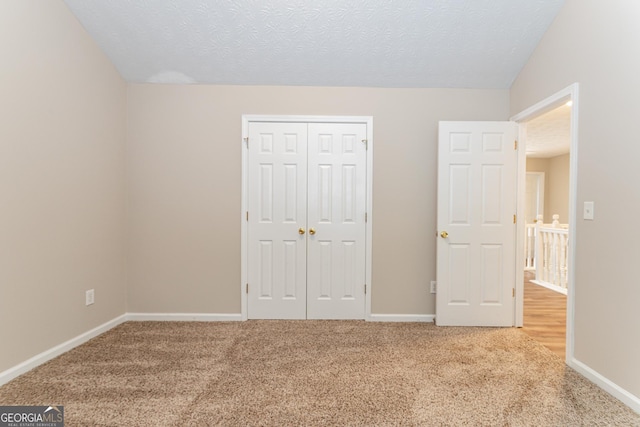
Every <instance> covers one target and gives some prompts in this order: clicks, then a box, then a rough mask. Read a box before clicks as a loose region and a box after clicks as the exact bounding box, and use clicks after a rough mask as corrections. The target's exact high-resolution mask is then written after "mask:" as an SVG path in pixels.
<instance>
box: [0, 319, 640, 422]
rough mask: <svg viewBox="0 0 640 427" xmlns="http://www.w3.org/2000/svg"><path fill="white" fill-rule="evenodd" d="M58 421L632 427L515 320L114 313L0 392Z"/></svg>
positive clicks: (6, 400) (4, 399) (623, 412)
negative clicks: (180, 317)
mask: <svg viewBox="0 0 640 427" xmlns="http://www.w3.org/2000/svg"><path fill="white" fill-rule="evenodd" d="M0 404H1V405H18V404H19V405H27V404H29V405H36V404H37V405H49V404H58V405H64V406H65V419H66V425H67V426H208V425H223V426H289V425H291V426H294V425H295V426H298V425H304V426H332V425H336V426H400V425H402V426H404V425H406V426H458V425H459V426H504V425H508V426H640V416H639V415H637V414H635V413H634V412H632V411H631V410H630V409H628V408H627V407H626V406H624V405H622V404H621V403H620V402H618V401H617V400H616V399H614V398H613V397H611V396H609V395H608V394H606V393H605V392H603V391H602V390H600V389H599V388H598V387H596V386H595V385H593V384H591V383H590V382H589V381H587V380H586V379H584V378H583V377H581V376H580V375H578V374H577V373H576V372H574V371H572V370H571V369H569V368H567V367H566V366H565V365H564V363H563V362H562V361H561V359H560V358H559V357H558V356H556V355H555V354H553V353H552V352H551V351H549V350H548V349H546V348H545V347H543V346H542V345H540V344H538V343H536V342H535V341H534V340H533V339H531V338H530V337H528V336H527V335H526V334H524V333H523V332H521V331H519V330H517V329H494V328H440V327H436V326H434V325H433V324H420V323H365V322H360V321H248V322H237V323H235V322H234V323H231V322H230V323H181V322H128V323H124V324H122V325H120V326H118V327H117V328H114V329H112V330H111V331H109V332H107V333H105V334H103V335H101V336H99V337H97V338H95V339H93V340H91V341H90V342H88V343H86V344H84V345H82V346H80V347H77V348H76V349H74V350H72V351H70V352H68V353H66V354H64V355H62V356H60V357H58V358H56V359H54V360H52V361H50V362H48V363H46V364H44V365H42V366H40V367H38V368H36V369H34V370H32V371H31V372H29V373H27V374H25V375H23V376H21V377H19V378H17V379H15V380H14V381H12V382H10V383H8V384H6V385H4V386H2V387H0Z"/></svg>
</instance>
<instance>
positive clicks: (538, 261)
mask: <svg viewBox="0 0 640 427" xmlns="http://www.w3.org/2000/svg"><path fill="white" fill-rule="evenodd" d="M541 227H542V215H538V218H537V219H536V228H535V239H536V249H535V253H534V257H535V265H536V280H544V279H543V278H542V276H543V266H544V261H543V259H542V257H543V241H542V235H541V232H540V228H541Z"/></svg>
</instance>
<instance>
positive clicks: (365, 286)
mask: <svg viewBox="0 0 640 427" xmlns="http://www.w3.org/2000/svg"><path fill="white" fill-rule="evenodd" d="M364 294H365V295H366V294H367V284H366V283H365V284H364Z"/></svg>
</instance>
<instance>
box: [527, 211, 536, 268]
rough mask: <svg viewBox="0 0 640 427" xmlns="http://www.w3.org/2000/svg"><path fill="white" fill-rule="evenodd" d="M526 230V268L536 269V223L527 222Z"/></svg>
mask: <svg viewBox="0 0 640 427" xmlns="http://www.w3.org/2000/svg"><path fill="white" fill-rule="evenodd" d="M525 227H526V228H525V231H524V270H525V271H534V270H535V269H536V224H535V222H534V223H533V224H525Z"/></svg>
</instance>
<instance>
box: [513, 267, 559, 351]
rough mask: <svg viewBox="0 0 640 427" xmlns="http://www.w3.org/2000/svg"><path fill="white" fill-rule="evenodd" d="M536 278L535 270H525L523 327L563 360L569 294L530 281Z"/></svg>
mask: <svg viewBox="0 0 640 427" xmlns="http://www.w3.org/2000/svg"><path fill="white" fill-rule="evenodd" d="M534 278H535V276H534V274H533V273H532V272H525V279H524V326H523V328H522V330H523V331H524V332H525V333H527V334H528V335H529V336H530V337H532V338H533V339H535V340H536V341H538V342H539V343H541V344H542V345H544V346H545V347H547V348H548V349H550V350H551V351H553V352H554V353H556V354H557V355H558V356H560V357H561V358H562V359H563V360H564V358H565V346H566V334H567V332H566V324H567V297H566V295H562V294H560V293H558V292H554V291H552V290H551V289H547V288H545V287H543V286H539V285H536V284H533V283H531V282H530V281H529V280H531V279H534Z"/></svg>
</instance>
